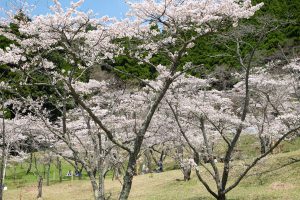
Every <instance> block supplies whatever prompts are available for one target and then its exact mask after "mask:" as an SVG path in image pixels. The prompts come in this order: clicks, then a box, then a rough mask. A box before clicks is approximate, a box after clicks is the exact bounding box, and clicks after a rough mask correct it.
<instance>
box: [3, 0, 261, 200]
mask: <svg viewBox="0 0 300 200" xmlns="http://www.w3.org/2000/svg"><path fill="white" fill-rule="evenodd" d="M54 3H55V5H54V6H53V7H52V11H53V14H48V15H40V16H37V17H35V18H33V19H32V20H31V21H25V22H24V21H23V22H18V23H19V27H20V29H19V31H20V32H21V33H22V34H23V35H24V36H25V37H23V38H16V37H15V36H14V35H11V34H9V33H7V32H5V31H3V32H5V36H6V37H10V38H11V39H12V40H15V41H16V42H17V43H18V44H19V45H13V44H12V45H10V47H9V48H7V49H5V50H0V63H11V64H15V65H17V66H18V68H15V69H13V70H22V71H25V72H26V75H27V77H29V78H26V79H25V81H24V83H23V84H24V85H26V84H33V83H32V82H33V80H32V78H30V73H31V72H34V71H36V70H42V71H43V73H44V74H48V75H50V76H49V77H48V78H47V82H46V83H45V82H35V83H34V84H47V85H55V84H63V85H65V86H66V87H65V89H66V91H67V93H69V94H70V95H71V96H72V98H73V99H74V101H75V102H76V104H78V105H79V106H80V107H81V108H82V109H83V110H84V111H85V112H86V113H87V114H88V115H89V117H90V118H91V119H92V120H93V122H94V123H95V125H96V126H97V127H98V128H99V129H100V130H101V131H102V132H103V133H105V135H106V137H107V138H108V139H109V140H110V142H111V143H112V144H114V145H116V146H117V147H119V148H121V149H123V151H125V152H127V153H128V155H129V156H128V160H127V169H126V172H125V176H124V181H123V188H122V190H121V193H120V197H119V199H122V200H123V199H128V196H129V192H130V190H131V186H132V179H133V175H134V171H135V168H136V161H137V158H138V155H139V153H140V151H141V147H142V144H143V141H144V139H145V137H146V135H147V131H148V130H149V127H150V124H151V121H152V118H153V117H154V115H155V112H156V110H157V108H158V106H159V104H160V103H161V101H162V99H163V98H164V96H165V95H166V93H167V92H168V90H169V88H170V86H171V85H172V83H173V82H174V81H175V80H176V79H177V78H178V77H179V76H180V75H181V74H183V73H184V72H185V71H188V70H191V69H192V68H195V67H198V66H193V65H192V63H184V64H182V61H183V59H184V56H185V55H186V53H187V51H188V49H189V48H192V47H193V45H194V41H195V40H196V39H198V38H200V37H202V36H204V35H207V34H209V33H211V32H216V31H218V30H220V29H222V28H223V27H226V26H231V25H236V24H237V22H238V20H239V19H240V18H249V17H251V16H252V15H253V14H254V12H255V11H256V10H258V9H259V8H260V7H261V6H262V4H258V5H256V6H252V5H251V1H249V0H245V1H239V2H237V1H235V0H225V1H199V0H186V1H177V0H164V1H154V0H145V1H142V2H138V3H135V2H134V3H130V6H131V10H130V12H129V15H130V16H131V18H130V19H125V20H122V21H116V20H113V19H109V18H107V17H103V18H100V19H98V18H94V17H93V16H92V13H91V12H88V13H83V12H80V11H78V10H77V8H78V7H79V6H80V5H81V4H82V3H83V1H82V0H80V1H79V2H76V3H72V4H71V6H70V8H69V9H66V10H64V9H63V8H62V6H61V4H60V3H59V2H58V1H57V0H54ZM155 26H156V27H157V28H153V27H155ZM118 38H121V39H123V38H128V39H129V41H130V45H129V46H130V48H129V50H128V51H129V55H130V56H131V57H132V58H134V59H136V60H137V61H139V62H140V63H141V64H147V65H150V66H152V67H154V68H155V69H156V71H157V72H158V74H159V75H158V77H157V78H156V79H155V80H154V81H147V80H141V79H139V78H138V77H134V78H137V79H138V80H139V81H141V82H142V83H143V84H145V85H146V87H145V88H143V91H142V92H139V91H138V92H137V93H134V95H133V96H134V97H133V98H130V92H128V91H127V92H126V93H125V94H126V95H125V96H124V97H126V99H123V101H122V104H123V106H125V105H126V106H127V108H133V107H134V108H135V110H137V109H139V110H138V111H139V113H141V117H140V118H139V120H135V117H134V115H133V116H130V117H129V119H126V121H122V123H123V124H122V128H123V129H124V131H125V132H127V131H126V129H125V128H124V127H126V125H127V124H126V123H127V122H129V123H128V124H132V123H131V122H132V121H139V122H136V124H135V125H134V126H133V127H134V129H133V130H132V129H129V130H131V132H130V133H129V135H128V136H129V137H130V138H131V140H130V142H124V141H120V140H119V138H118V136H116V135H117V134H115V130H114V127H115V126H117V125H119V122H120V121H119V120H121V119H122V117H123V119H124V116H121V118H119V119H118V120H116V121H114V126H113V127H111V126H110V125H109V122H106V121H105V120H104V119H102V117H101V115H99V114H98V113H97V112H95V111H94V110H93V108H91V106H90V104H89V103H88V102H87V99H86V98H84V97H85V96H82V95H81V93H79V92H78V91H76V84H79V85H80V81H82V79H81V78H82V76H83V75H84V74H85V72H87V71H88V70H89V69H90V68H92V67H94V66H96V65H98V66H99V65H100V66H105V67H107V68H109V69H111V70H112V71H118V72H119V73H120V70H117V69H116V68H114V67H111V66H110V65H109V62H108V60H111V61H112V62H113V58H114V56H116V55H120V54H122V52H123V50H124V48H123V46H122V43H121V44H120V43H118V42H116V40H117V39H118ZM54 51H58V52H60V54H61V55H62V56H63V57H64V59H65V60H66V61H67V63H69V64H70V66H71V67H70V68H69V69H67V70H66V69H59V68H58V67H57V65H56V64H55V62H54V61H53V60H51V59H49V58H47V55H49V54H50V53H51V52H54ZM157 54H160V55H162V56H164V57H165V58H166V63H165V64H164V65H162V64H159V65H157V64H155V62H153V60H152V59H151V58H152V57H153V56H155V55H157ZM182 66H184V67H183V68H184V70H183V71H182V72H178V71H179V70H181V69H182ZM121 73H125V72H121ZM125 74H126V73H125ZM28 75H29V76H28ZM127 75H129V76H131V75H130V74H127ZM94 83H95V82H93V81H91V80H90V82H89V83H88V84H89V85H90V86H92V88H94ZM88 84H85V85H88ZM86 89H88V88H85V90H86ZM94 97H95V98H96V97H97V95H95V96H94ZM95 98H94V99H95ZM91 99H93V98H91ZM100 99H101V98H100ZM141 99H142V100H143V101H142V102H143V103H144V105H143V107H140V108H137V107H135V106H137V105H140V104H139V102H141ZM145 102H147V104H146V105H145ZM118 109H119V111H118V112H117V113H122V112H121V110H122V108H120V107H119V108H118ZM133 113H135V112H133ZM112 119H113V116H112V118H110V119H109V120H112ZM112 121H113V120H112Z"/></svg>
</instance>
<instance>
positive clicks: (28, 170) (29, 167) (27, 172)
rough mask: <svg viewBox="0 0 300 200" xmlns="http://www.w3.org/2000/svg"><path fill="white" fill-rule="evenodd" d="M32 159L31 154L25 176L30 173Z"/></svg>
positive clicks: (31, 154)
mask: <svg viewBox="0 0 300 200" xmlns="http://www.w3.org/2000/svg"><path fill="white" fill-rule="evenodd" d="M32 158H33V153H32V152H31V153H30V160H29V166H28V169H27V171H26V175H28V174H29V173H30V172H31V168H32Z"/></svg>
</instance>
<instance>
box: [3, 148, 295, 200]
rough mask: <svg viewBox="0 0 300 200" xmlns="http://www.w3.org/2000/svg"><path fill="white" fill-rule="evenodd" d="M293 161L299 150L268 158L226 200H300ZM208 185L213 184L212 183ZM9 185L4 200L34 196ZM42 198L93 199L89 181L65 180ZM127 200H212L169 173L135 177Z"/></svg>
mask: <svg viewBox="0 0 300 200" xmlns="http://www.w3.org/2000/svg"><path fill="white" fill-rule="evenodd" d="M293 159H300V150H296V151H292V152H287V153H281V154H276V155H271V156H270V157H269V158H268V159H265V160H263V161H262V162H261V163H260V164H259V166H257V167H256V168H255V169H254V170H252V171H251V172H250V174H249V176H248V177H247V178H246V179H245V180H244V181H242V183H241V184H240V185H239V186H238V187H237V188H236V189H234V190H232V191H231V192H230V193H229V195H228V197H229V199H232V200H234V199H236V200H237V199H244V200H254V199H261V200H265V199H266V200H268V199H283V200H298V199H300V162H295V163H293V164H290V163H291V162H293ZM242 163H243V161H236V162H234V163H233V168H232V172H233V174H232V176H231V179H234V178H235V177H236V175H237V174H238V173H239V172H240V170H241V168H242ZM282 166H284V167H282ZM209 182H210V184H213V182H212V180H210V181H209ZM8 185H10V186H9V189H8V190H7V191H5V194H4V195H5V199H9V200H21V199H22V200H31V199H35V197H36V195H37V187H36V183H35V182H28V183H27V184H25V185H22V187H20V186H16V185H15V186H13V185H12V184H11V183H10V184H8ZM120 186H121V185H120V183H119V182H118V181H111V180H106V190H107V192H108V193H111V194H112V196H111V199H116V198H117V195H118V192H119V190H120ZM43 196H44V200H58V199H64V200H68V199H74V200H87V199H92V190H91V185H90V183H89V181H88V180H73V181H71V180H64V181H63V182H62V183H56V182H54V181H53V182H52V183H51V185H50V186H44V188H43ZM130 199H132V200H177V199H178V200H204V199H212V198H211V196H210V194H209V193H208V192H207V191H206V190H205V188H204V187H203V186H202V185H201V184H200V183H199V181H198V180H197V178H196V177H195V175H194V174H193V178H192V180H191V181H189V182H184V181H182V174H181V172H180V171H179V170H172V171H167V172H164V173H160V174H146V175H139V176H136V177H135V178H134V183H133V189H132V192H131V195H130Z"/></svg>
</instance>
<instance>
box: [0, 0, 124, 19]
mask: <svg viewBox="0 0 300 200" xmlns="http://www.w3.org/2000/svg"><path fill="white" fill-rule="evenodd" d="M13 1H15V0H13ZM23 1H24V0H23ZM9 2H12V0H0V7H2V8H5V9H7V8H8V5H9ZM27 2H29V3H30V4H31V5H36V8H35V9H34V10H33V15H39V14H45V13H49V12H50V11H49V6H50V5H52V0H27ZM60 2H61V4H62V5H63V7H68V5H70V2H71V0H60ZM73 2H77V0H73ZM80 9H81V10H82V11H87V10H93V11H94V13H97V14H99V16H103V15H108V16H110V17H117V18H123V17H124V16H125V14H126V12H127V10H128V6H127V4H126V3H125V1H124V0H85V2H84V4H83V5H82V6H81V8H80ZM0 16H1V14H0Z"/></svg>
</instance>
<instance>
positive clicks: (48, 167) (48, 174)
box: [47, 163, 51, 186]
mask: <svg viewBox="0 0 300 200" xmlns="http://www.w3.org/2000/svg"><path fill="white" fill-rule="evenodd" d="M50 168H51V163H49V164H48V165H47V186H49V185H50Z"/></svg>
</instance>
